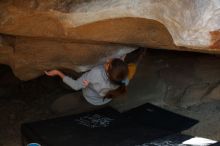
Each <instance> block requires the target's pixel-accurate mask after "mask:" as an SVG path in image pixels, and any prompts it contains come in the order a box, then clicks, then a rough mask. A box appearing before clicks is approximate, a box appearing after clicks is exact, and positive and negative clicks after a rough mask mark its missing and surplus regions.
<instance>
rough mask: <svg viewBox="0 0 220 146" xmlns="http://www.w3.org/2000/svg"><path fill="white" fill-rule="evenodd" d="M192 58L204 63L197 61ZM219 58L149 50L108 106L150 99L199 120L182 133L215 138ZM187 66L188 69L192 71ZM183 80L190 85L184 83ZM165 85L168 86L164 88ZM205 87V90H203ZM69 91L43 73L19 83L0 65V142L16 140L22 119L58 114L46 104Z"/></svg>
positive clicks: (9, 144)
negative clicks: (125, 91)
mask: <svg viewBox="0 0 220 146" xmlns="http://www.w3.org/2000/svg"><path fill="white" fill-rule="evenodd" d="M194 58H197V59H194ZM195 60H197V61H198V60H200V62H202V63H203V64H201V63H198V64H196V61H195ZM201 60H202V61H201ZM205 60H206V61H205ZM212 61H213V62H215V63H213V62H212ZM218 61H220V59H219V58H218V57H216V56H209V55H203V54H192V53H185V52H182V53H177V54H176V53H175V52H172V51H171V52H166V51H165V52H160V51H149V52H148V54H147V55H146V58H145V59H144V60H143V61H142V62H141V64H140V66H139V69H138V73H137V75H136V77H135V78H134V81H132V82H131V83H130V85H129V92H128V97H127V98H125V99H122V100H117V101H114V102H113V103H112V104H111V106H112V107H114V108H116V109H118V110H119V111H123V110H127V109H129V108H132V107H135V106H137V105H140V104H143V103H146V102H151V103H155V104H157V105H159V106H161V107H164V108H166V109H169V110H171V111H174V112H177V113H180V114H182V115H186V116H189V117H192V118H194V119H198V120H199V121H200V122H199V123H198V124H197V125H195V126H194V127H192V128H191V129H188V130H186V131H183V133H185V134H189V135H194V136H202V137H206V138H211V139H215V140H220V123H219V120H220V100H218V99H219V95H220V94H218V93H220V92H219V90H218V84H217V83H218V81H219V80H218V77H217V75H219V74H218V70H219V69H220V64H219V65H218V64H217V63H218ZM207 62H209V63H207ZM184 64H185V65H184ZM195 64H196V65H195ZM150 65H151V66H150ZM204 65H205V66H204ZM213 65H214V66H213ZM197 67H199V68H200V71H199V70H198V68H197ZM140 68H141V69H140ZM190 68H193V72H194V73H193V74H191V73H192V70H190ZM195 70H197V71H195ZM155 71H156V72H157V73H155ZM158 71H159V72H160V74H158ZM165 73H166V74H165ZM198 73H201V74H200V78H199V79H198V76H197V75H195V74H198ZM210 74H211V75H210ZM157 75H159V77H158V76H157ZM202 77H204V78H202ZM143 78H144V79H145V80H143ZM183 80H184V82H183ZM186 81H191V82H190V83H192V84H190V86H185V84H184V83H185V82H186ZM201 81H202V82H201ZM165 83H166V84H165ZM200 83H201V84H200ZM203 83H207V84H203ZM212 83H215V84H214V85H215V86H213V84H212ZM186 84H187V85H188V84H189V82H186ZM168 85H169V86H168ZM193 85H195V86H193ZM199 85H201V86H199ZM203 85H207V86H203ZM168 87H169V90H166V89H167V88H168ZM204 90H205V91H206V92H205V93H204V92H202V91H204ZM182 91H184V92H182ZM70 92H73V91H72V90H70V89H68V88H67V87H66V86H64V84H63V83H62V82H61V80H60V79H59V78H56V77H55V78H49V77H46V76H42V77H39V78H37V79H34V80H31V81H27V82H21V81H20V80H18V79H17V78H16V77H14V75H13V74H12V72H11V70H10V68H8V67H7V66H4V65H1V66H0V114H1V120H0V146H19V145H20V144H21V141H20V140H21V135H20V125H21V123H23V122H28V121H35V120H41V119H47V118H52V117H56V116H59V115H58V114H57V113H54V112H52V111H51V110H50V105H51V103H52V102H53V101H54V100H55V99H56V98H58V97H60V96H62V95H64V94H67V93H70ZM200 92H202V93H200ZM174 97H175V98H174ZM208 97H209V98H208ZM214 97H215V98H214ZM175 99H176V100H175Z"/></svg>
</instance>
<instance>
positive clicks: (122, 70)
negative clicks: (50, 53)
mask: <svg viewBox="0 0 220 146" xmlns="http://www.w3.org/2000/svg"><path fill="white" fill-rule="evenodd" d="M142 50H143V49H142ZM142 56H143V53H142V54H140V56H139V58H138V59H137V62H136V63H129V64H127V63H126V62H125V61H124V60H123V59H120V58H113V59H110V60H108V61H107V62H106V63H105V64H104V65H99V66H96V67H94V68H92V69H91V70H90V71H88V72H86V73H84V74H83V75H82V76H81V77H79V78H78V79H76V80H74V79H72V78H71V77H69V76H66V75H65V74H63V73H62V72H61V71H59V70H51V71H45V74H46V75H48V76H59V77H60V78H61V79H62V80H63V82H64V83H65V84H67V85H68V86H70V87H71V88H72V89H74V90H81V89H82V94H81V93H79V92H74V93H72V94H68V95H65V96H63V97H61V98H59V99H58V100H56V101H55V103H54V104H53V107H52V108H53V109H55V111H57V110H58V112H65V111H68V110H71V109H75V110H77V109H76V104H77V105H81V108H87V109H88V108H89V109H90V108H91V109H92V108H93V107H94V106H92V105H96V106H102V105H105V104H107V103H109V102H110V101H111V100H112V99H113V98H116V97H119V96H120V95H123V94H125V93H126V91H127V88H126V86H127V85H128V83H129V80H131V79H132V78H133V76H134V74H135V72H136V66H137V64H138V62H139V61H140V59H141V58H142ZM82 96H83V97H84V98H82ZM77 97H78V98H77ZM88 103H90V104H88Z"/></svg>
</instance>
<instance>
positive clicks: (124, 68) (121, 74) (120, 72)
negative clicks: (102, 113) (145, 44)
mask: <svg viewBox="0 0 220 146" xmlns="http://www.w3.org/2000/svg"><path fill="white" fill-rule="evenodd" d="M108 65H109V67H108V70H107V75H108V78H109V80H110V81H111V82H112V83H113V84H116V85H119V87H118V88H117V89H116V90H112V91H109V92H108V93H107V95H106V97H105V98H114V97H117V96H119V95H122V94H124V93H126V91H127V88H126V85H125V83H124V80H125V79H126V78H127V76H128V65H127V63H125V62H124V61H123V60H121V59H119V58H114V59H112V60H110V61H109V62H108Z"/></svg>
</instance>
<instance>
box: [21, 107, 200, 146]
mask: <svg viewBox="0 0 220 146" xmlns="http://www.w3.org/2000/svg"><path fill="white" fill-rule="evenodd" d="M197 122H198V121H196V120H193V119H190V118H187V117H183V116H180V115H177V114H174V113H172V112H169V111H165V110H163V109H161V108H159V107H156V106H154V105H152V104H145V105H143V106H140V107H137V108H135V109H132V110H129V111H127V112H125V113H119V112H117V111H115V110H114V109H112V108H105V109H101V110H98V111H93V112H89V113H82V114H78V115H71V116H65V117H59V118H55V119H49V120H44V121H37V122H30V123H24V124H22V126H21V133H22V137H23V139H24V140H25V141H26V143H33V142H37V143H40V144H41V145H42V146H67V145H71V146H135V145H140V144H143V143H146V142H150V141H152V140H154V139H156V138H161V137H165V136H168V135H171V134H174V133H176V132H180V131H181V130H184V129H186V128H189V127H190V126H193V125H194V124H196V123H197ZM173 127H174V128H173Z"/></svg>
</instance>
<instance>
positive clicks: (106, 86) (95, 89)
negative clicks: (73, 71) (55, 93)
mask: <svg viewBox="0 0 220 146" xmlns="http://www.w3.org/2000/svg"><path fill="white" fill-rule="evenodd" d="M84 80H88V81H89V85H88V86H87V87H85V86H84V85H83V81H84ZM63 82H64V83H66V84H67V85H69V86H70V87H71V88H72V89H74V90H80V89H82V92H83V96H84V97H85V99H86V100H87V101H88V102H89V103H91V104H93V105H103V104H106V103H108V102H110V101H111V100H112V99H109V98H105V99H104V97H105V95H106V94H107V93H108V92H109V91H110V90H115V89H117V88H118V87H119V86H118V85H114V84H112V83H111V82H110V80H109V78H108V76H107V74H106V71H105V69H104V65H99V66H97V67H94V68H93V69H91V70H90V71H89V72H86V73H84V74H83V75H82V76H81V77H80V78H78V79H77V80H74V79H72V78H70V77H68V76H65V77H64V78H63ZM73 98H74V97H73Z"/></svg>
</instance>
